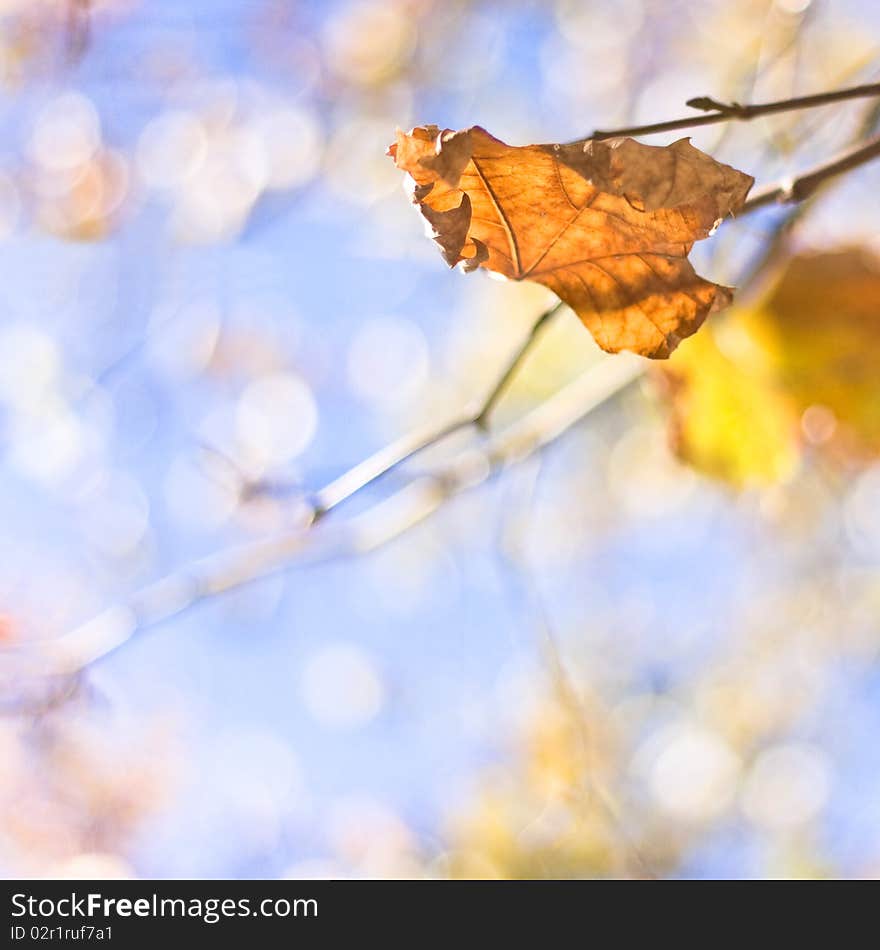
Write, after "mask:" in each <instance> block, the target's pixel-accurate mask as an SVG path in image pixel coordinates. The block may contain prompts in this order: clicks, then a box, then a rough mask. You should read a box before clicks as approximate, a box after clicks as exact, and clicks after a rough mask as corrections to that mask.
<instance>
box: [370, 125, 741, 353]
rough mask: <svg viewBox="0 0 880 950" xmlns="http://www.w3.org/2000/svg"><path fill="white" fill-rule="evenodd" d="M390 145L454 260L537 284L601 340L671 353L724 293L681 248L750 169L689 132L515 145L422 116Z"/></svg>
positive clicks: (707, 229) (719, 211)
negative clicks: (651, 141) (669, 138)
mask: <svg viewBox="0 0 880 950" xmlns="http://www.w3.org/2000/svg"><path fill="white" fill-rule="evenodd" d="M388 153H389V155H391V156H392V158H393V159H394V161H395V163H396V164H397V166H398V168H401V169H402V170H403V171H405V172H407V173H408V175H409V178H408V183H409V187H410V191H411V194H412V200H413V203H414V204H416V205H417V206H418V207H419V210H420V211H421V213H422V215H423V216H424V217H425V219H426V221H427V222H428V224H429V225H430V227H431V231H432V237H433V238H434V240H435V241H436V242H437V243H438V244H439V245H440V248H441V250H442V252H443V257H444V259H445V260H446V262H447V263H448V264H449V265H450V266H455V265H456V264H458V263H462V264H463V267H464V269H465V270H474V269H475V268H477V267H485V268H487V269H488V270H491V271H495V272H496V273H499V274H503V275H504V276H505V277H508V278H511V279H513V280H526V279H528V280H534V281H537V282H538V283H541V284H544V286H546V287H549V288H550V289H551V290H552V291H553V292H554V293H555V294H556V295H557V296H559V297H560V298H561V299H562V300H564V301H565V302H566V303H567V304H568V305H569V306H570V307H571V308H572V309H573V310H574V311H575V312H576V313H577V314H578V316H579V317H580V318H581V320H582V321H583V323H584V324H585V325H586V326H587V327H588V328H589V330H590V332H591V333H592V334H593V337H594V338H595V340H596V342H597V343H598V344H599V346H601V347H602V348H603V349H604V350H608V351H609V352H617V351H619V350H633V351H634V352H636V353H639V354H641V355H643V356H649V357H653V358H665V357H667V356H669V354H670V353H671V352H672V351H673V350H674V349H675V347H676V346H677V345H678V343H679V341H680V340H682V339H683V338H684V337H687V336H690V334H692V333H693V332H694V331H695V330H697V329H698V327H699V326H700V324H701V323H702V322H703V321H704V320H705V319H706V317H707V316H708V314H709V313H711V312H713V311H714V310H719V309H721V308H722V307H724V306H726V305H727V304H728V303H730V300H731V290H730V289H729V288H727V287H721V286H719V285H718V284H713V283H711V282H710V281H707V280H704V279H703V278H702V277H699V276H698V275H697V274H696V273H695V271H694V269H693V267H691V264H690V262H689V261H688V259H687V255H688V253H689V252H690V249H691V247H692V246H693V243H694V241H697V240H700V239H702V238H705V237H708V236H709V234H711V233H712V231H713V230H714V228H715V227H716V225H717V224H718V222H719V221H720V220H721V219H722V218H724V217H725V216H727V215H728V214H731V213H733V212H735V211H736V210H737V209H738V208H739V207H740V206H741V205H742V203H743V201H744V200H745V197H746V194H747V193H748V191H749V188H751V186H752V183H753V179H752V178H751V177H750V176H748V175H744V174H743V173H742V172H739V171H737V170H736V169H734V168H731V167H730V166H728V165H722V164H720V163H719V162H716V161H715V160H714V159H713V158H710V157H709V156H708V155H705V154H703V153H702V152H700V151H699V150H697V149H695V148H694V147H693V146H692V145H691V144H690V142H689V141H688V140H687V139H681V140H680V141H678V142H676V143H675V144H673V145H669V146H665V147H659V148H658V147H654V146H649V145H642V144H641V143H639V142H636V141H634V140H633V139H611V140H607V141H601V142H594V141H592V140H589V139H587V140H586V141H582V142H576V143H574V144H571V145H527V146H522V147H514V146H510V145H505V144H504V142H501V141H499V140H498V139H496V138H494V137H493V136H491V135H489V133H488V132H486V130H485V129H481V128H479V127H478V126H474V127H473V128H471V129H466V130H465V131H463V132H451V131H448V130H447V131H444V132H441V131H440V129H439V128H438V127H437V126H423V127H419V128H415V129H413V130H412V131H411V132H410V133H404V132H400V131H398V133H397V142H396V143H395V144H394V145H392V146H391V147H390V148H389V150H388Z"/></svg>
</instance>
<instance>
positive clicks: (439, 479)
mask: <svg viewBox="0 0 880 950" xmlns="http://www.w3.org/2000/svg"><path fill="white" fill-rule="evenodd" d="M642 368H643V361H642V360H641V359H639V358H638V357H635V356H630V355H629V354H622V355H620V356H616V357H614V358H609V359H606V360H603V361H602V362H601V363H599V364H598V365H597V366H595V367H593V368H592V369H590V370H587V371H585V372H584V373H583V374H582V375H581V376H579V377H578V378H577V379H575V380H574V381H573V382H571V383H569V384H568V385H567V386H566V387H564V388H563V389H562V390H560V391H559V392H557V393H556V394H555V395H553V396H551V397H550V398H549V399H547V400H546V401H545V402H543V403H541V404H540V405H539V406H537V407H536V408H535V409H532V410H531V411H530V412H528V413H527V414H526V415H525V416H523V417H522V418H521V419H519V420H518V421H517V422H515V423H513V424H512V425H510V426H509V427H508V428H507V429H505V430H504V431H503V432H501V433H499V434H498V435H496V436H493V437H491V438H489V439H488V440H487V442H486V443H485V445H481V446H475V447H472V448H469V449H466V450H464V451H462V452H461V453H459V454H458V455H456V456H455V457H454V458H453V459H452V460H451V461H450V462H448V463H446V464H445V465H443V466H442V467H440V468H438V469H437V470H435V471H433V472H430V473H428V474H426V475H422V476H420V477H418V478H416V479H414V480H413V481H412V482H410V483H409V484H408V485H406V486H405V487H404V488H402V489H399V490H398V491H397V492H395V493H394V494H393V495H391V496H390V497H389V498H387V499H385V500H384V501H382V502H379V503H378V504H376V505H374V506H373V507H371V508H369V509H368V510H367V511H365V512H364V513H363V514H360V515H356V516H354V517H351V518H349V519H348V520H346V521H342V522H339V523H338V524H336V525H330V524H328V525H327V526H326V527H324V528H323V529H321V530H318V529H317V528H315V529H311V530H309V529H306V530H297V531H293V532H289V533H286V534H282V535H280V536H278V537H275V538H269V539H266V540H261V541H257V542H253V543H251V544H247V545H243V546H241V547H239V548H237V549H235V550H233V551H228V552H222V553H220V554H218V555H214V556H212V557H209V558H206V559H204V560H202V561H199V562H197V563H195V564H193V565H190V566H189V567H187V568H186V569H184V570H183V571H181V572H177V573H174V574H170V575H168V576H167V577H165V578H163V579H162V580H160V581H158V582H156V583H155V584H152V585H150V586H149V587H147V588H145V589H143V590H142V591H140V592H139V593H137V594H135V595H134V597H132V598H131V599H130V600H129V601H127V602H126V603H123V604H119V605H117V606H114V607H110V608H109V609H107V610H105V611H103V612H102V613H101V614H99V615H98V616H97V617H95V618H93V619H92V620H90V621H88V622H86V623H85V624H83V625H82V626H80V627H78V628H76V629H75V630H72V631H71V632H69V633H67V634H65V635H64V636H62V637H59V638H56V639H54V640H47V641H41V642H40V643H38V644H30V645H29V647H28V648H22V649H20V650H15V651H5V652H4V653H2V654H0V662H2V665H0V672H7V671H8V672H11V673H13V674H15V675H22V674H30V675H41V676H42V675H50V674H54V675H65V674H67V675H69V674H72V673H75V672H77V671H78V670H81V669H83V668H84V667H86V666H88V665H89V664H91V663H94V662H95V661H96V660H98V659H100V658H101V657H103V656H106V655H107V654H109V653H111V652H113V651H114V650H116V649H117V648H119V647H120V646H122V645H123V644H124V643H126V642H127V641H129V640H130V639H131V638H132V637H133V636H135V634H137V633H139V632H140V631H142V630H144V629H146V628H148V627H151V626H153V625H155V624H157V623H159V622H161V621H163V620H167V619H169V618H171V617H173V616H176V615H177V614H180V613H182V612H183V611H185V610H188V609H189V608H190V607H192V606H194V605H195V604H197V603H199V602H200V601H202V600H204V599H206V598H208V597H212V596H215V595H217V594H221V593H223V592H225V591H229V590H232V589H234V588H237V587H241V586H243V585H244V584H248V583H250V582H252V581H255V580H258V579H260V578H263V577H267V576H269V575H271V574H275V573H277V572H279V571H281V570H287V569H289V568H291V567H294V566H307V565H311V564H316V563H321V562H323V561H326V560H329V559H331V558H340V557H346V556H354V555H358V554H363V553H366V552H368V551H372V550H375V549H376V548H379V547H382V546H383V545H385V544H387V543H389V542H390V541H392V540H394V539H395V538H397V537H399V536H400V535H401V534H403V533H404V532H406V531H408V530H409V529H410V528H412V527H414V526H415V525H417V524H419V523H420V522H422V521H424V520H425V519H426V518H428V517H429V516H430V515H431V514H433V512H435V511H436V510H437V509H438V508H440V507H441V506H442V505H443V504H444V503H445V502H446V501H447V500H448V499H450V498H451V497H453V496H455V495H457V494H459V493H461V492H463V491H466V490H467V489H469V488H473V487H476V486H477V485H480V484H482V483H484V482H485V481H487V480H488V479H489V478H490V477H492V475H494V474H495V473H496V472H499V471H501V470H503V469H505V468H507V467H509V466H511V465H515V464H517V463H518V462H520V461H521V460H522V459H524V458H527V457H528V456H530V455H532V454H534V453H535V452H538V451H540V450H541V449H543V448H544V447H545V446H547V445H549V444H551V443H552V442H554V441H555V440H556V439H558V438H559V437H560V436H561V435H563V433H565V432H567V431H568V430H569V429H570V428H571V427H572V426H574V425H575V424H577V423H578V422H580V421H581V420H582V419H583V418H585V417H586V416H588V415H589V414H590V413H591V412H592V411H593V410H594V409H596V408H598V407H599V406H601V405H603V404H604V403H606V402H607V401H608V400H609V399H611V398H612V397H613V396H615V395H616V394H617V393H619V392H620V391H621V390H623V389H624V388H626V387H627V386H628V385H629V384H630V383H632V382H633V381H634V380H635V379H637V378H638V377H639V376H640V375H641V373H642Z"/></svg>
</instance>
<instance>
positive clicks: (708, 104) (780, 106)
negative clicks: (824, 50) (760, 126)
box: [590, 82, 880, 139]
mask: <svg viewBox="0 0 880 950" xmlns="http://www.w3.org/2000/svg"><path fill="white" fill-rule="evenodd" d="M868 96H880V83H877V82H875V83H868V84H866V85H862V86H850V87H849V88H847V89H836V90H834V91H832V92H820V93H816V94H815V95H812V96H797V97H795V98H792V99H779V100H777V101H776V102H763V103H756V104H754V105H740V104H739V103H738V102H730V103H724V102H717V101H716V100H715V99H712V98H710V97H709V96H698V97H697V98H695V99H689V100H688V102H687V105H689V106H691V107H692V108H694V109H702V110H704V111H707V112H708V114H707V115H696V116H686V117H685V118H682V119H670V120H669V121H667V122H652V123H651V124H649V125H633V126H629V127H628V128H623V129H613V130H608V131H602V130H599V129H597V130H596V131H595V132H593V134H592V135H591V136H590V138H592V139H611V138H619V137H620V136H624V135H654V134H656V133H658V132H674V131H675V130H676V129H693V128H697V127H698V126H702V125H714V124H716V123H718V122H731V121H741V122H747V121H749V120H750V119H757V118H758V117H759V116H764V115H774V114H775V113H778V112H793V111H794V110H796V109H813V108H815V107H817V106H825V105H829V104H830V103H833V102H842V101H844V100H846V99H862V98H865V97H868Z"/></svg>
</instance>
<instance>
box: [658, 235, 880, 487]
mask: <svg viewBox="0 0 880 950" xmlns="http://www.w3.org/2000/svg"><path fill="white" fill-rule="evenodd" d="M658 375H659V378H660V379H661V380H662V383H663V386H664V389H665V393H666V395H667V398H668V401H669V405H670V410H671V435H672V440H673V443H674V446H675V448H676V450H677V452H678V454H679V456H680V457H681V458H682V459H683V460H684V461H686V462H688V463H689V464H691V465H693V466H694V467H695V468H697V469H698V470H700V471H702V472H705V473H706V474H708V475H711V476H713V477H715V478H719V479H722V480H724V481H727V482H730V483H732V484H734V485H737V486H740V487H743V486H748V485H757V484H769V483H773V482H776V481H779V480H781V479H784V478H785V477H786V476H788V475H790V474H791V473H792V471H793V470H794V468H795V466H796V464H797V461H798V457H799V454H800V452H801V450H802V448H803V446H804V445H805V444H808V443H811V444H812V445H813V446H815V447H816V449H817V450H820V451H823V452H824V453H826V455H828V456H829V457H835V458H838V459H849V460H853V459H855V460H861V459H869V458H871V457H875V456H877V455H878V453H880V261H878V259H877V257H876V256H875V255H873V254H871V253H869V252H867V251H865V250H862V249H857V248H850V249H844V250H837V251H830V252H823V253H818V254H801V255H798V256H797V257H794V258H792V259H791V260H790V261H789V262H788V263H787V264H786V266H785V268H784V270H783V272H782V274H781V275H780V277H779V278H778V280H777V281H776V282H775V284H774V286H773V287H772V288H771V289H770V291H769V292H768V293H767V295H766V296H765V298H764V299H763V300H762V301H761V302H760V303H759V305H758V306H756V307H755V308H753V309H749V310H744V309H742V310H732V311H730V312H729V313H728V314H727V315H726V317H725V319H724V320H723V321H721V322H719V324H718V325H717V326H710V327H706V328H705V329H704V330H703V331H702V332H701V333H700V334H699V336H697V337H695V338H694V339H691V340H688V341H687V343H686V345H684V346H682V347H681V349H680V350H679V351H678V352H677V353H676V354H675V356H674V357H673V358H672V360H670V362H669V364H668V366H665V367H664V368H663V369H662V370H661V371H659V373H658Z"/></svg>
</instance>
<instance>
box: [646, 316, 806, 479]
mask: <svg viewBox="0 0 880 950" xmlns="http://www.w3.org/2000/svg"><path fill="white" fill-rule="evenodd" d="M724 330H728V333H727V334H725V333H724ZM735 332H736V331H735V330H734V328H732V327H731V326H730V325H729V324H728V326H727V327H724V328H722V329H721V330H720V331H719V330H717V329H716V328H715V327H713V326H711V325H710V326H707V327H705V328H704V329H703V330H702V331H701V332H700V333H699V334H698V335H697V336H695V337H694V338H693V339H692V340H688V341H687V343H686V344H685V345H684V346H682V347H681V349H680V350H678V351H677V352H676V353H675V355H674V356H673V358H672V359H671V360H670V361H669V363H668V364H667V365H665V366H664V367H663V370H662V371H660V372H659V373H658V374H657V377H658V382H659V383H660V384H661V389H662V392H663V394H664V396H665V398H666V400H667V402H668V406H669V434H670V441H671V443H672V447H673V450H674V451H675V453H676V455H677V456H678V457H679V458H680V459H681V460H682V461H683V462H686V463H687V464H688V465H690V466H692V467H693V468H695V469H697V470H698V471H700V472H702V473H703V474H704V475H708V476H710V477H712V478H717V479H718V480H720V481H724V482H728V483H730V484H731V485H733V486H735V487H737V488H749V487H756V486H762V485H771V484H774V483H775V482H778V481H782V480H784V479H785V478H787V477H789V476H790V475H791V474H792V472H793V471H794V469H795V467H796V465H797V462H798V457H799V447H798V415H797V412H796V411H795V408H794V406H793V405H792V404H791V401H790V399H789V398H788V397H787V394H786V393H785V392H784V391H783V390H781V388H780V387H779V385H778V384H777V383H776V382H775V381H774V379H773V378H772V376H770V375H769V374H767V373H766V371H765V367H764V366H763V365H760V361H758V362H759V365H758V366H757V367H756V366H755V365H754V363H753V362H752V361H750V360H748V359H741V358H739V359H738V358H737V357H736V355H733V354H731V353H730V352H729V349H730V347H729V346H728V347H725V345H724V344H725V340H724V337H725V335H726V336H728V338H729V337H730V336H731V335H732V334H733V333H735ZM719 337H720V339H719ZM733 349H734V351H735V350H736V347H735V346H734V347H733ZM739 355H740V357H741V356H742V354H739Z"/></svg>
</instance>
